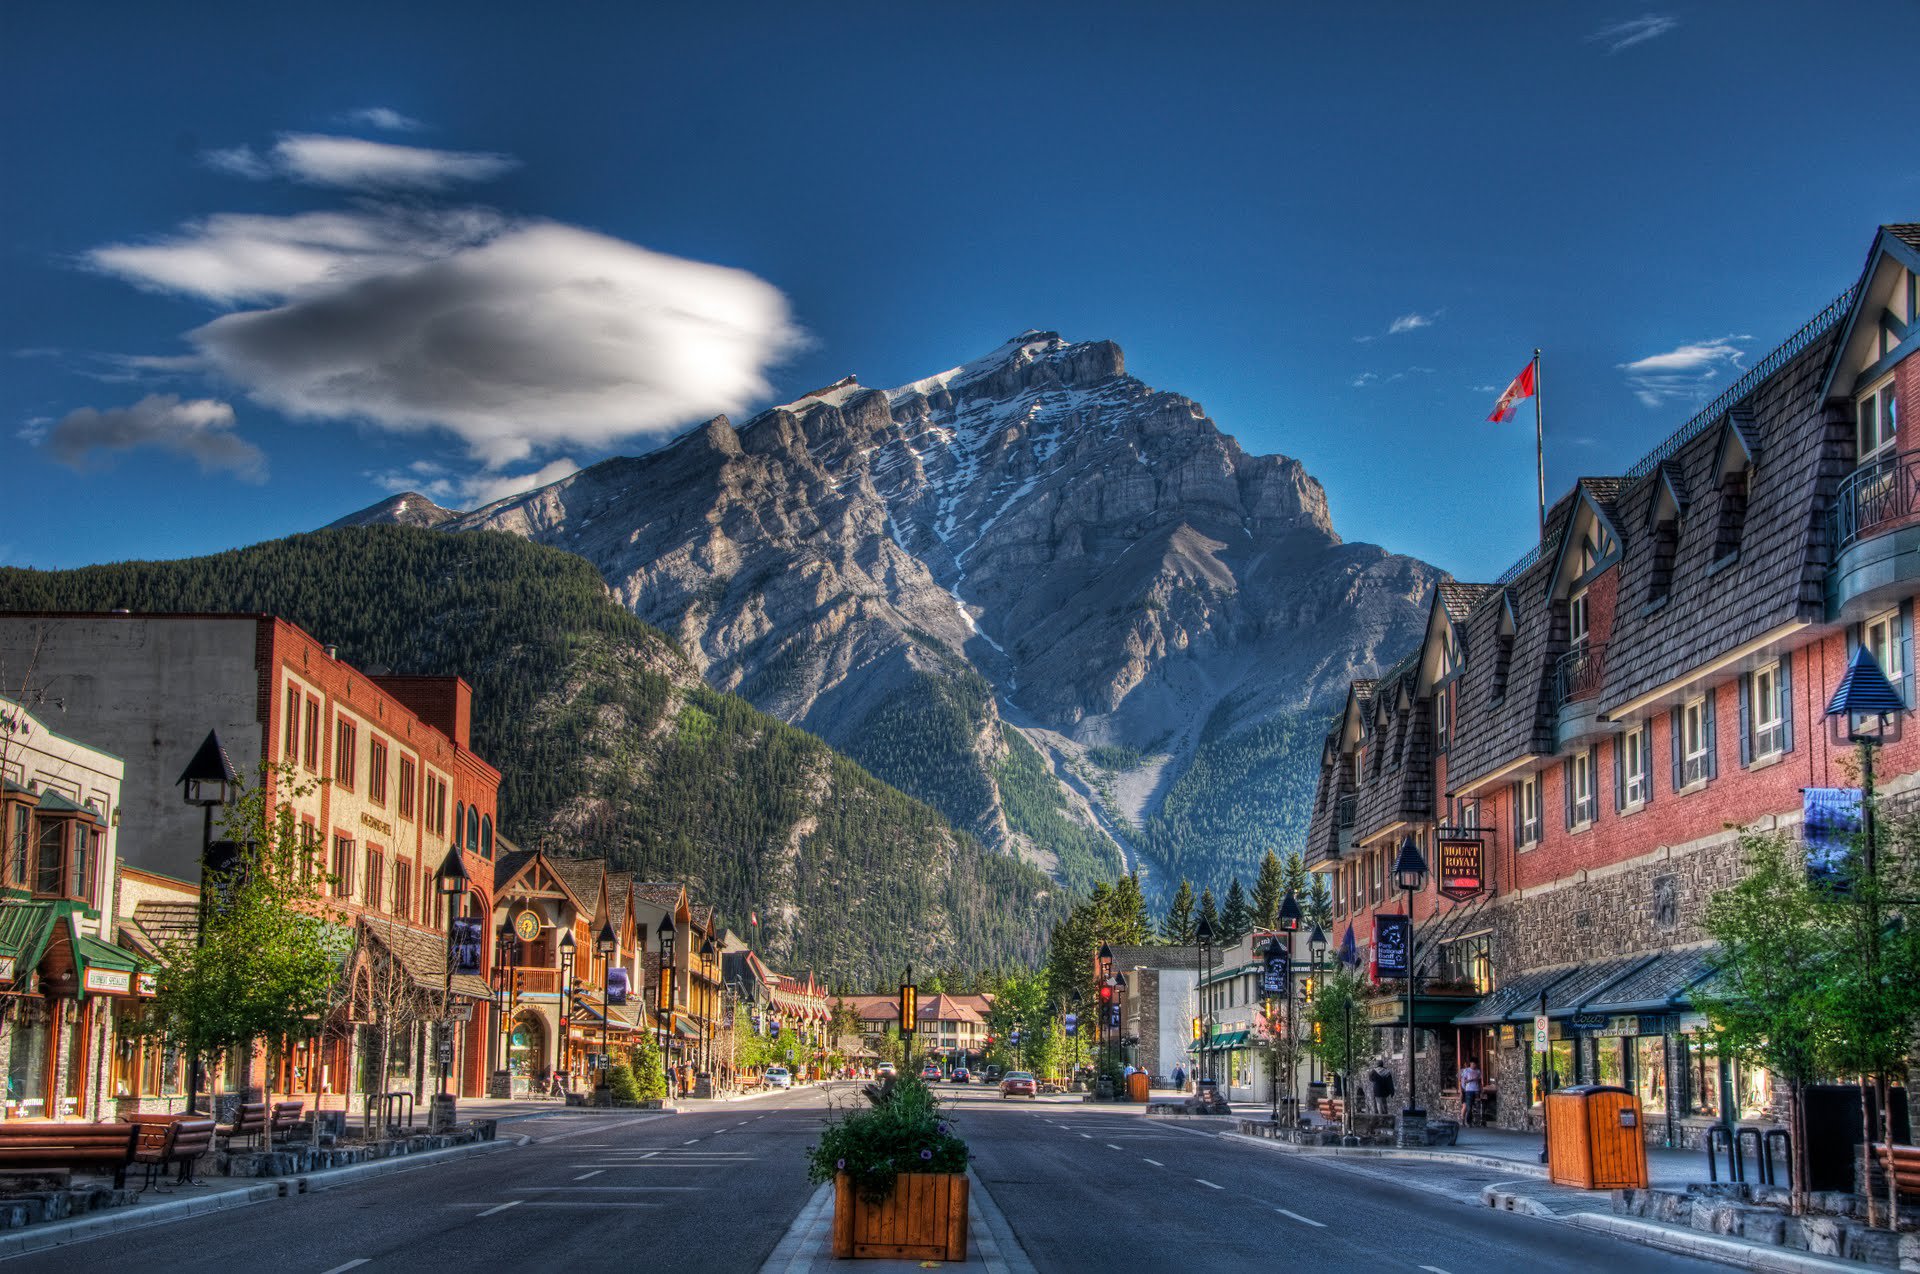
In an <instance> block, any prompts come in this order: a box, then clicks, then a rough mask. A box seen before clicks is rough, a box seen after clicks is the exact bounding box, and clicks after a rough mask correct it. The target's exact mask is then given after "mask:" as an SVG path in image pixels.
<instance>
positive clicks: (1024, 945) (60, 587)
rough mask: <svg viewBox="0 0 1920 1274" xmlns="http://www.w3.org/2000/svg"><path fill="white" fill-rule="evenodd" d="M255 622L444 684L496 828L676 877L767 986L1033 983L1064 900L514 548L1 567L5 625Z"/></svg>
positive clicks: (431, 539) (579, 575)
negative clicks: (930, 973)
mask: <svg viewBox="0 0 1920 1274" xmlns="http://www.w3.org/2000/svg"><path fill="white" fill-rule="evenodd" d="M117 607H125V608H128V609H133V610H149V611H236V612H259V611H267V612H272V613H274V614H278V615H282V616H284V617H285V618H287V619H289V620H291V621H293V622H294V623H296V624H299V625H300V626H301V627H302V628H305V629H306V630H307V631H309V632H311V633H314V634H317V635H322V636H324V638H325V640H327V641H329V642H332V643H336V644H337V645H338V646H339V647H340V651H341V655H342V657H343V658H345V659H347V660H348V661H349V662H351V663H354V664H357V665H359V666H361V667H375V666H384V667H387V668H391V669H393V670H395V671H396V672H403V673H420V674H447V673H458V674H460V675H461V676H464V677H465V678H467V680H468V681H469V682H470V683H471V684H472V685H473V687H474V697H473V705H474V718H473V745H474V749H475V751H477V752H478V753H479V754H480V755H482V756H484V757H486V758H487V759H488V760H489V761H491V762H493V763H494V764H495V765H497V766H499V767H500V769H501V771H502V773H503V775H504V782H503V784H502V787H501V794H500V827H501V830H502V832H504V833H505V834H506V835H507V836H508V837H510V838H512V839H514V840H516V841H518V842H520V843H522V844H525V845H528V846H531V847H545V846H552V847H554V848H555V849H557V850H562V851H564V852H566V853H570V854H582V853H583V854H594V853H605V854H607V855H608V856H609V857H610V858H611V859H612V860H613V862H614V863H615V865H616V866H619V867H630V868H633V869H634V870H636V871H638V872H640V873H641V874H642V876H643V878H650V879H674V880H684V881H686V882H687V883H688V885H689V886H690V888H691V889H692V891H693V893H694V894H695V895H696V896H698V897H700V898H702V899H703V900H705V901H708V902H711V903H713V904H714V905H715V906H717V907H719V909H720V911H721V912H722V914H723V915H725V916H726V917H727V918H728V919H729V921H731V922H732V923H733V924H734V926H735V927H736V929H739V930H740V931H741V932H747V929H746V927H745V922H746V920H747V917H748V913H749V911H752V910H757V911H758V913H759V915H760V918H761V922H762V923H761V928H760V931H759V933H760V935H761V936H760V941H759V942H758V943H757V945H759V946H760V947H761V949H762V950H763V951H765V952H766V953H767V954H768V955H769V956H770V958H771V959H772V960H773V961H774V962H775V964H776V965H777V966H785V967H789V968H799V967H813V968H816V969H818V970H819V971H821V972H822V973H823V974H826V975H828V976H829V977H830V978H831V979H832V980H833V981H835V982H836V983H840V982H847V983H859V984H862V985H875V984H878V983H885V982H887V980H888V979H889V978H892V977H895V976H897V974H898V971H899V970H900V969H902V968H904V967H905V966H906V965H907V964H909V963H912V964H916V965H919V966H921V967H923V968H928V967H931V968H960V969H989V968H996V967H1008V966H1011V965H1014V964H1024V965H1032V964H1033V963H1035V962H1037V961H1038V959H1039V958H1040V955H1041V954H1042V952H1043V950H1044V948H1045V944H1046V939H1047V935H1048V933H1049V932H1050V930H1051V928H1052V925H1053V922H1054V921H1055V920H1056V919H1058V918H1059V916H1061V915H1063V914H1064V912H1065V905H1064V899H1063V898H1062V897H1061V896H1060V891H1059V890H1058V889H1057V888H1055V887H1054V886H1053V883H1052V882H1051V881H1049V880H1048V879H1047V878H1046V877H1045V876H1043V875H1041V874H1040V873H1039V872H1037V871H1036V870H1034V869H1033V868H1031V867H1029V866H1027V865H1025V864H1023V863H1020V862H1017V861H1015V860H1013V859H1011V858H1009V857H1007V856H1006V855H1004V854H1001V853H996V852H993V851H990V850H987V849H985V848H983V847H982V846H981V845H980V844H979V843H978V842H977V841H975V840H974V839H973V838H972V837H970V836H967V835H964V834H961V833H956V832H955V831H954V830H953V829H952V828H951V827H950V826H949V825H948V824H947V822H946V821H945V820H944V819H943V818H942V817H941V816H940V815H939V814H938V813H937V812H936V811H934V810H933V809H931V808H929V807H928V806H926V805H924V804H922V803H921V802H919V801H916V800H914V799H912V798H910V797H908V796H905V795H903V794H901V793H900V792H898V791H896V790H894V789H893V788H891V787H888V786H887V785H886V784H884V783H882V782H880V781H879V780H877V779H875V778H874V777H873V776H871V775H870V774H868V773H866V772H865V771H863V770H862V769H860V768H859V767H858V766H857V765H855V764H854V763H853V762H851V761H849V760H848V759H847V758H845V757H844V756H840V755H838V754H836V753H835V752H834V751H833V750H832V749H830V748H829V747H828V746H827V745H826V744H824V743H822V742H820V741H819V740H818V739H816V738H814V737H812V736H810V735H808V734H805V733H803V732H802V731H800V730H797V729H794V728H792V727H791V726H788V725H785V724H783V723H781V722H779V721H776V720H774V719H773V718H771V717H768V716H766V715H765V714H763V713H761V712H758V711H756V710H755V709H754V708H752V707H751V706H750V705H748V704H747V703H746V702H745V701H743V700H741V699H739V698H737V697H735V696H733V695H729V694H725V693H722V692H720V691H717V690H715V689H713V688H712V687H710V686H708V685H706V684H705V683H704V682H702V681H701V679H700V677H699V675H698V674H697V672H696V671H695V670H694V668H693V666H692V665H691V664H690V663H689V662H688V661H687V659H686V658H685V657H684V656H683V655H682V654H681V653H680V652H679V650H677V649H676V648H675V646H674V644H673V642H672V641H671V640H669V639H668V638H667V637H665V636H664V635H663V634H661V633H660V632H659V630H657V629H655V628H653V627H650V626H649V625H647V624H645V623H642V622H641V621H640V620H638V619H636V618H635V617H634V616H633V615H632V614H630V613H629V612H628V611H627V610H626V609H624V608H623V607H621V606H620V605H618V604H616V603H615V602H614V601H613V600H612V599H611V598H610V597H609V596H608V594H607V589H606V586H605V585H604V584H603V583H602V582H601V580H600V579H599V577H598V576H597V575H595V573H594V571H593V568H592V567H590V566H589V565H588V564H587V563H586V562H584V561H582V560H581V559H579V558H577V557H574V556H571V555H569V554H567V553H562V552H558V551H556V550H553V549H549V548H544V547H541V546H539V545H534V544H530V543H528V542H526V541H525V540H524V539H521V538H518V537H514V536H507V535H490V534H478V535H461V536H449V535H441V534H437V533H435V532H432V531H427V530H421V529H418V528H412V527H397V526H384V527H383V526H374V527H363V528H351V529H342V530H329V531H319V532H315V533H312V534H309V535H299V536H294V537H292V538H290V539H285V540H276V541H271V542H268V543H265V544H257V545H254V546H253V547H251V548H246V549H241V550H237V551H234V552H229V553H221V554H217V555H215V556H212V557H201V558H189V559H186V560H182V561H174V562H131V563H121V564H116V565H112V566H94V567H86V568H84V569H80V570H72V571H55V572H41V571H29V570H18V569H0V608H4V609H10V610H15V609H17V610H108V609H113V608H117Z"/></svg>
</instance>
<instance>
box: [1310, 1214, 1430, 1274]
mask: <svg viewBox="0 0 1920 1274" xmlns="http://www.w3.org/2000/svg"><path fill="white" fill-rule="evenodd" d="M1274 1211H1275V1212H1278V1213H1279V1214H1280V1215H1281V1216H1290V1217H1292V1218H1293V1219H1294V1220H1296V1221H1298V1222H1299V1223H1300V1224H1302V1225H1310V1226H1312V1227H1313V1228H1314V1229H1316V1230H1324V1229H1326V1228H1327V1223H1326V1222H1325V1221H1316V1220H1314V1219H1313V1218H1312V1217H1310V1216H1301V1215H1300V1214H1299V1213H1298V1212H1289V1211H1287V1210H1286V1209H1285V1208H1275V1209H1274ZM1420 1268H1421V1269H1423V1270H1430V1269H1432V1268H1433V1266H1431V1265H1422V1266H1421V1267H1420ZM1440 1274H1446V1271H1445V1270H1442V1271H1440Z"/></svg>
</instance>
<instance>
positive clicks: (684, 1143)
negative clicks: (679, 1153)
mask: <svg viewBox="0 0 1920 1274" xmlns="http://www.w3.org/2000/svg"><path fill="white" fill-rule="evenodd" d="M698 1140H700V1139H699V1138H698V1137H692V1138H689V1139H688V1140H686V1141H683V1142H681V1143H680V1144H681V1145H683V1146H691V1145H692V1144H693V1143H694V1142H696V1141H698Z"/></svg>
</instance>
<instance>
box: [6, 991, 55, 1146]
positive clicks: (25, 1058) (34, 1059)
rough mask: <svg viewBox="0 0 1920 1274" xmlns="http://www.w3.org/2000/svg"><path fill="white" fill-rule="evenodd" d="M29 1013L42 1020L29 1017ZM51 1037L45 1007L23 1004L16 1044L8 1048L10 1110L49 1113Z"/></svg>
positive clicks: (30, 1115)
mask: <svg viewBox="0 0 1920 1274" xmlns="http://www.w3.org/2000/svg"><path fill="white" fill-rule="evenodd" d="M29 1014H31V1015H32V1016H34V1017H35V1018H37V1019H38V1020H34V1021H28V1020H26V1018H27V1016H28V1015H29ZM47 1040H48V1030H47V1021H46V1016H45V1012H44V1010H42V1011H40V1012H38V1013H35V1012H34V1010H32V1009H29V1008H26V1007H25V1005H24V1004H23V1006H22V1013H21V1016H20V1017H16V1018H15V1019H14V1023H13V1046H12V1047H11V1048H10V1049H8V1050H7V1110H8V1113H9V1114H12V1115H14V1116H16V1117H25V1118H29V1119H32V1118H39V1117H40V1116H42V1115H44V1114H45V1113H46V1096H47Z"/></svg>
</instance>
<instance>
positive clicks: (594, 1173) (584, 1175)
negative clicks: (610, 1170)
mask: <svg viewBox="0 0 1920 1274" xmlns="http://www.w3.org/2000/svg"><path fill="white" fill-rule="evenodd" d="M605 1171H606V1169H605V1168H595V1169H594V1170H593V1171H592V1172H583V1173H581V1174H580V1175H579V1176H577V1177H575V1178H574V1180H575V1181H585V1180H586V1179H587V1178H588V1177H597V1176H599V1175H600V1174H601V1173H603V1172H605Z"/></svg>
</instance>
